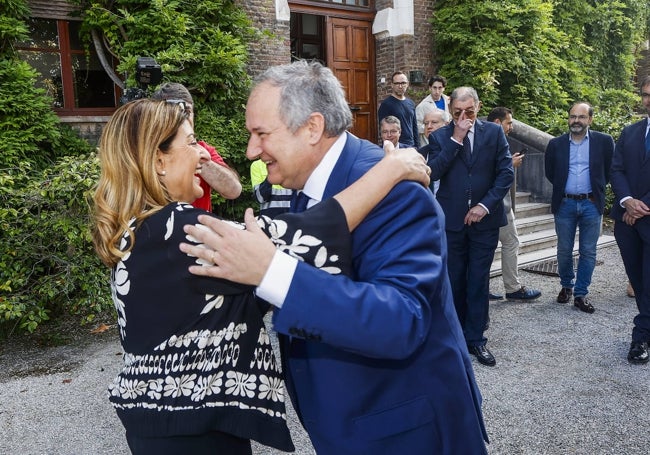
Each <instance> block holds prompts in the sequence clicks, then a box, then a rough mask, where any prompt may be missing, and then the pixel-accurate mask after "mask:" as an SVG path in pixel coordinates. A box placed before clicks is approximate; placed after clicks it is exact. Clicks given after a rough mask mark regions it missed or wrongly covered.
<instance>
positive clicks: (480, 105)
mask: <svg viewBox="0 0 650 455" xmlns="http://www.w3.org/2000/svg"><path fill="white" fill-rule="evenodd" d="M482 107H483V103H482V102H480V101H479V102H478V104H477V105H476V112H477V113H478V111H480V110H481V108H482Z"/></svg>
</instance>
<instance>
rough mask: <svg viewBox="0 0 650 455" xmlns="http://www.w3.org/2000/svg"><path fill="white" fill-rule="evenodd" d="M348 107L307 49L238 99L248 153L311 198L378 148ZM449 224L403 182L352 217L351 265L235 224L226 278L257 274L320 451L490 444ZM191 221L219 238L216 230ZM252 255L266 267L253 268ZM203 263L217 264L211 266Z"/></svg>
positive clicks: (472, 449) (291, 382)
mask: <svg viewBox="0 0 650 455" xmlns="http://www.w3.org/2000/svg"><path fill="white" fill-rule="evenodd" d="M351 121H352V116H351V113H350V110H349V107H348V105H347V102H346V100H345V95H344V92H343V89H342V88H341V85H340V83H339V81H338V80H337V79H336V77H335V76H334V74H333V73H332V72H331V70H329V69H328V68H325V67H323V66H322V65H320V64H319V63H307V62H304V61H298V62H294V63H292V64H290V65H282V66H278V67H272V68H269V69H268V70H267V71H266V72H265V73H264V74H262V75H261V76H260V77H259V78H258V80H257V84H256V86H255V88H254V89H253V91H252V92H251V95H250V98H249V101H248V105H247V108H246V126H247V128H248V130H249V131H250V133H251V137H250V140H249V143H248V149H247V156H248V158H250V159H256V158H260V159H262V160H264V161H265V162H266V163H267V165H268V171H269V174H268V178H269V181H271V182H272V183H274V184H281V185H282V186H283V187H285V188H294V189H297V190H302V191H301V193H303V194H305V195H307V196H308V197H309V206H311V205H314V204H316V203H318V202H319V201H321V200H324V199H326V198H329V197H331V196H333V195H334V194H336V193H338V192H339V191H340V190H342V189H344V188H346V187H347V186H349V185H350V184H351V183H352V182H354V181H356V180H357V179H358V178H360V177H361V176H362V175H363V174H364V173H365V172H366V171H367V170H368V169H369V168H370V167H371V166H372V165H373V164H375V163H376V162H377V161H378V160H379V159H380V158H381V156H382V154H383V152H382V150H381V149H380V148H379V147H378V146H377V145H375V144H372V143H370V142H368V141H365V140H360V139H358V138H356V137H355V136H353V135H352V134H350V133H347V132H346V129H347V128H349V127H350V125H351ZM499 199H500V198H499ZM443 226H444V218H443V215H442V211H441V210H440V206H439V205H438V204H437V203H436V202H435V200H434V198H433V196H432V194H431V192H430V191H429V190H428V189H427V188H425V187H423V186H422V185H419V184H417V183H414V182H402V183H400V184H398V185H397V186H396V187H395V188H394V189H393V190H392V191H391V192H390V193H389V194H388V195H387V196H386V197H385V198H384V199H383V200H382V202H381V203H379V204H378V205H377V206H376V207H375V209H374V210H372V212H371V213H370V214H369V215H368V216H367V217H366V218H365V220H364V221H363V222H361V224H360V225H359V226H358V227H357V228H356V229H355V230H354V232H353V234H352V255H353V264H352V268H353V271H352V274H351V276H342V275H337V276H335V275H330V274H328V273H325V272H324V271H323V270H319V269H316V268H315V267H312V266H310V265H307V264H305V263H303V262H298V261H296V260H294V259H293V258H291V257H290V256H288V255H286V254H284V253H281V252H279V251H276V252H275V253H274V254H273V253H272V256H270V257H269V256H268V255H267V254H266V252H265V251H264V252H263V251H262V250H264V249H263V248H256V247H255V245H254V242H253V241H252V240H251V239H252V236H253V234H252V233H251V232H250V231H234V232H233V233H232V235H234V236H236V244H237V246H238V250H239V254H238V255H237V256H236V258H233V260H232V261H229V260H228V259H227V258H222V257H221V254H220V260H219V267H222V266H225V267H226V268H228V269H229V275H228V278H230V279H234V280H235V281H241V282H245V283H250V284H255V285H257V289H256V292H257V295H258V296H259V297H261V298H263V299H265V300H267V301H268V302H269V303H271V304H273V305H274V306H275V307H276V309H275V310H274V317H273V324H274V329H275V330H276V331H277V332H278V333H280V334H283V336H282V339H281V341H283V343H282V344H283V356H284V361H285V362H286V365H285V366H286V367H287V368H285V369H284V372H285V375H286V380H287V388H288V390H289V393H290V395H291V398H292V400H293V403H294V407H295V409H296V410H297V413H298V416H299V417H300V420H301V422H302V423H303V425H304V426H305V429H306V430H307V433H308V434H309V437H310V438H311V441H312V443H313V445H314V448H315V449H316V452H317V453H318V454H325V455H345V454H350V455H353V454H354V455H359V454H367V455H382V454H385V455H394V454H397V453H408V454H409V455H430V454H449V455H456V454H467V455H473V454H484V453H486V447H485V441H487V436H486V433H485V428H484V424H483V419H482V415H481V408H480V406H481V395H480V392H479V390H478V387H477V385H476V383H475V380H474V373H473V370H472V365H471V360H470V358H469V355H468V352H467V349H466V347H465V344H464V341H463V336H462V332H461V328H460V324H459V322H458V319H457V317H456V313H455V311H454V308H453V302H452V297H451V288H450V285H449V279H448V277H447V251H446V247H445V246H446V245H445V235H444V230H443ZM197 231H198V230H197ZM201 231H203V230H201ZM192 233H193V234H194V231H192ZM196 235H198V236H199V238H200V239H201V240H202V241H203V242H204V243H205V242H207V243H208V244H209V245H210V246H211V247H212V248H215V249H217V250H218V249H219V243H218V241H219V239H218V236H216V235H214V234H211V233H209V232H205V231H204V232H196ZM265 241H266V240H265ZM199 254H200V255H202V256H201V257H203V255H204V256H205V257H206V258H209V255H210V254H211V251H208V252H205V253H202V252H199ZM208 260H209V259H208ZM269 263H270V265H268V264H269ZM260 264H262V265H263V266H260ZM267 265H268V267H267ZM260 267H261V268H262V269H263V271H262V275H263V278H262V279H261V280H260V279H259V278H258V277H257V275H255V273H254V270H253V269H258V268H260ZM235 269H236V270H235ZM206 270H207V272H206V274H209V275H210V276H215V277H223V275H220V274H219V273H218V272H219V268H217V267H206ZM235 271H236V273H235Z"/></svg>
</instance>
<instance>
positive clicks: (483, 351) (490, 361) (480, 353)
mask: <svg viewBox="0 0 650 455" xmlns="http://www.w3.org/2000/svg"><path fill="white" fill-rule="evenodd" d="M467 349H469V353H470V354H472V355H474V356H476V358H477V359H478V361H479V363H482V364H483V365H487V366H489V367H493V366H494V365H496V364H497V361H496V359H495V358H494V356H493V355H492V353H491V352H490V351H488V348H487V347H486V346H485V345H484V346H467Z"/></svg>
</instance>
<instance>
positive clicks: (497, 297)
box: [488, 292, 503, 300]
mask: <svg viewBox="0 0 650 455" xmlns="http://www.w3.org/2000/svg"><path fill="white" fill-rule="evenodd" d="M488 298H489V299H490V300H501V299H502V298H503V296H502V295H501V294H492V293H491V292H490V293H489V294H488Z"/></svg>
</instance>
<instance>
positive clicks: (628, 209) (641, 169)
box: [611, 76, 650, 364]
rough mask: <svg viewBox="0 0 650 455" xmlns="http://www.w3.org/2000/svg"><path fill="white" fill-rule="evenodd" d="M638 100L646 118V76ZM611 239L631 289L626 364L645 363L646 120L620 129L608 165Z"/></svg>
mask: <svg viewBox="0 0 650 455" xmlns="http://www.w3.org/2000/svg"><path fill="white" fill-rule="evenodd" d="M641 100H642V102H643V106H644V107H645V109H646V112H647V113H648V114H650V76H647V77H646V78H645V79H643V80H642V82H641ZM612 189H613V190H614V195H615V198H614V201H615V202H614V204H613V205H612V212H611V215H612V218H614V220H615V224H614V237H616V242H617V243H618V247H619V249H620V250H621V257H622V258H623V264H625V271H626V272H627V276H628V277H629V279H630V283H631V284H632V288H633V289H634V296H635V297H634V298H635V299H636V305H637V308H638V310H639V314H638V315H637V316H636V317H635V318H634V328H633V329H632V343H631V344H630V351H629V353H628V355H627V359H628V361H629V362H630V363H634V364H644V363H648V342H650V119H649V118H644V119H643V120H641V121H639V122H637V123H635V124H633V125H630V126H628V127H626V128H624V129H623V132H622V133H621V137H620V138H619V139H618V142H617V143H616V148H615V150H614V158H613V161H612Z"/></svg>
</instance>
